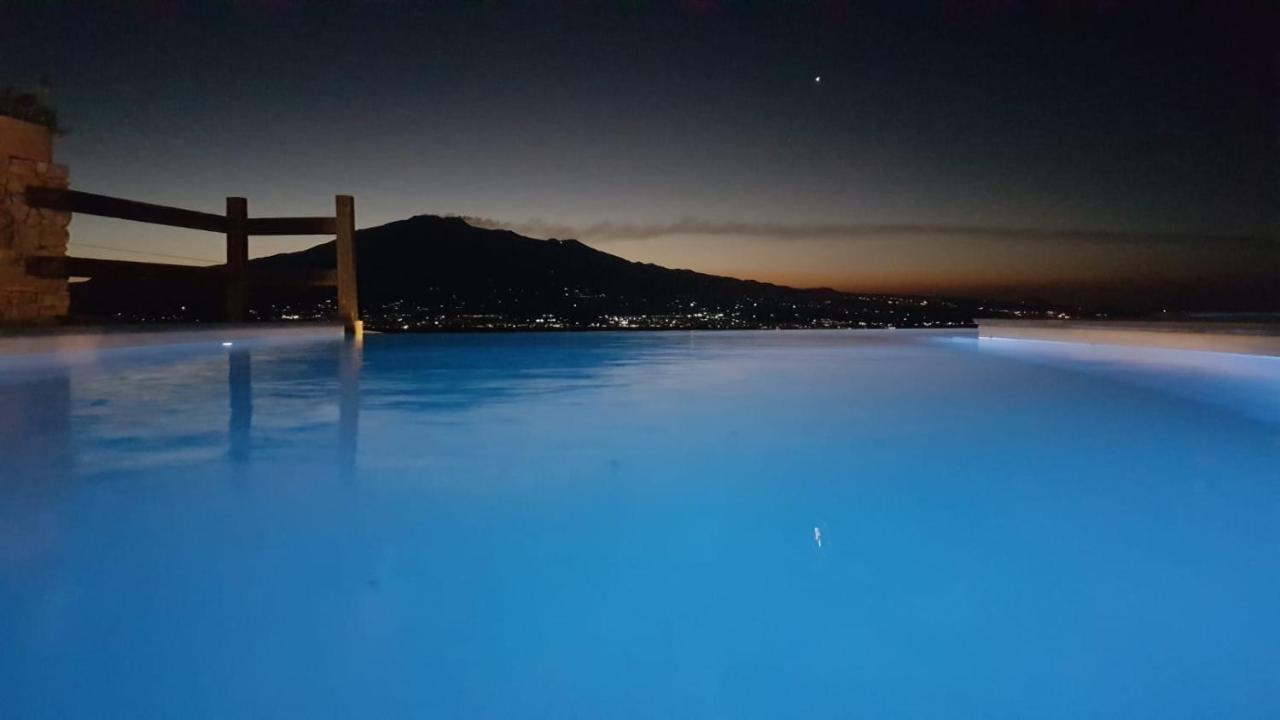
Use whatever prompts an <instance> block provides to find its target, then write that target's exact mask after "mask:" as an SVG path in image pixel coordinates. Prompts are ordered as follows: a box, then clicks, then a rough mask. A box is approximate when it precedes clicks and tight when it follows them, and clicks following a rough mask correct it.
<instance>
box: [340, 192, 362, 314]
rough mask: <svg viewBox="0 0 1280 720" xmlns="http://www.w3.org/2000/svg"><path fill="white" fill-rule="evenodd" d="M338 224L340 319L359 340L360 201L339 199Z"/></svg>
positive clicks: (345, 198) (349, 198) (350, 198)
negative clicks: (358, 210) (358, 260)
mask: <svg viewBox="0 0 1280 720" xmlns="http://www.w3.org/2000/svg"><path fill="white" fill-rule="evenodd" d="M336 209H337V213H336V215H335V224H336V225H337V228H336V230H337V240H336V243H337V250H338V317H339V318H341V319H342V326H343V328H345V329H346V332H347V334H348V335H356V336H359V335H360V334H361V331H362V330H363V329H364V328H363V327H362V326H361V323H360V307H359V300H358V298H359V295H358V294H357V292H356V201H355V198H353V197H351V196H350V195H338V196H337V198H336Z"/></svg>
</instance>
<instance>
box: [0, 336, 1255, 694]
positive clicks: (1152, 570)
mask: <svg viewBox="0 0 1280 720" xmlns="http://www.w3.org/2000/svg"><path fill="white" fill-rule="evenodd" d="M5 362H8V363H9V365H8V367H4V368H3V372H2V373H0V717H4V718H23V719H28V718H36V719H39V718H177V717H182V718H329V717H335V718H336V717H350V718H379V717H386V718H410V717H413V718H419V717H421V718H426V717H442V718H443V717H457V718H561V717H580V718H655V717H682V718H683V717H690V718H720V717H722V718H748V717H767V718H794V717H806V718H832V717H866V718H941V717H946V718H1084V717H1088V718H1161V719H1168V718H1274V717H1277V716H1280V470H1278V468H1280V359H1276V358H1258V357H1245V356H1235V355H1225V354H1210V353H1194V352H1178V351H1162V350H1139V349H1117V348H1096V347H1095V348H1090V347H1088V346H1074V345H1061V344H1054V343H1035V342H1019V341H996V340H977V339H974V338H972V337H964V336H962V335H955V334H947V333H906V332H898V333H893V332H883V333H871V332H867V333H860V332H830V333H826V332H762V333H669V334H667V333H653V334H648V333H644V334H642V333H634V334H606V333H601V334H527V335H526V334H510V335H457V336H451V335H425V336H371V337H369V338H367V339H366V342H365V343H364V346H363V348H356V347H354V346H349V345H346V344H344V343H342V342H336V341H335V342H312V343H290V344H276V345H272V344H260V345H256V346H255V345H252V344H244V343H237V344H236V345H235V346H233V347H231V348H223V347H221V346H219V345H217V344H216V343H214V344H210V345H209V346H208V347H205V346H199V345H192V346H186V347H182V348H176V349H167V350H166V349H150V350H139V351H131V352H125V351H117V352H115V353H109V354H106V355H103V356H98V357H90V358H85V357H71V358H66V357H64V358H47V359H42V360H41V361H39V362H33V361H32V359H31V358H27V359H26V360H25V361H23V362H18V361H15V360H13V359H12V358H10V359H9V360H8V361H5V360H3V359H0V365H4V363H5ZM815 528H819V529H820V531H821V538H822V543H821V546H819V545H818V543H817V542H816V541H815Z"/></svg>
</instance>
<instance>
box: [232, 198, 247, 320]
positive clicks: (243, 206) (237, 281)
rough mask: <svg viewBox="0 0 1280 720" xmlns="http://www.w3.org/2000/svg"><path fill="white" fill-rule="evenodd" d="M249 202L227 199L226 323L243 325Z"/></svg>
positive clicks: (245, 300) (245, 299) (245, 296)
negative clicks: (241, 323)
mask: <svg viewBox="0 0 1280 720" xmlns="http://www.w3.org/2000/svg"><path fill="white" fill-rule="evenodd" d="M248 225H249V201H248V200H245V199H244V198H241V197H229V198H227V321H228V322H244V321H245V316H246V314H247V309H248V304H249V303H248V283H247V282H246V281H245V273H246V271H247V270H248V265H249V227H248Z"/></svg>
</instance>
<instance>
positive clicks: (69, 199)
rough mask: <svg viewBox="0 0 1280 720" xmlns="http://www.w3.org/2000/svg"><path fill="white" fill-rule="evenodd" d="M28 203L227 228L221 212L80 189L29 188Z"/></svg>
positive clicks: (212, 229)
mask: <svg viewBox="0 0 1280 720" xmlns="http://www.w3.org/2000/svg"><path fill="white" fill-rule="evenodd" d="M27 204H28V205H31V206H32V207H39V208H48V209H50V210H61V211H62V212H74V213H83V214H85V215H98V216H100V217H109V218H118V219H120V220H136V221H138V222H145V223H151V224H153V225H168V226H170V227H180V228H189V229H191V230H208V231H210V232H216V233H223V232H226V231H227V218H226V217H225V216H222V215H214V214H213V213H206V212H197V211H195V210H183V209H182V208H175V207H168V206H165V205H153V204H151V203H144V202H138V201H137V200H123V199H121V198H114V197H108V196H106V195H95V194H93V193H87V192H80V191H79V190H61V189H58V188H28V189H27Z"/></svg>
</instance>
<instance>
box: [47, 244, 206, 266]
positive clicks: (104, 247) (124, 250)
mask: <svg viewBox="0 0 1280 720" xmlns="http://www.w3.org/2000/svg"><path fill="white" fill-rule="evenodd" d="M71 246H72V247H82V248H93V249H94V250H111V251H112V252H122V253H133V254H134V255H149V256H152V257H162V258H171V259H174V260H194V261H195V262H202V263H214V264H216V265H221V264H222V263H223V261H222V260H211V259H209V258H202V257H191V256H190V255H170V254H169V253H161V252H152V251H150V250H130V249H128V248H122V247H112V246H110V245H93V244H90V243H83V242H72V243H71Z"/></svg>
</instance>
